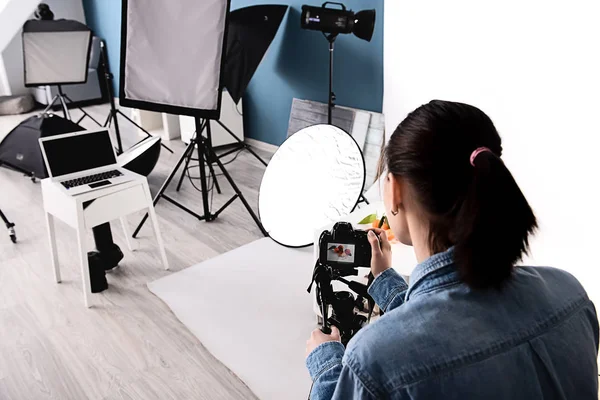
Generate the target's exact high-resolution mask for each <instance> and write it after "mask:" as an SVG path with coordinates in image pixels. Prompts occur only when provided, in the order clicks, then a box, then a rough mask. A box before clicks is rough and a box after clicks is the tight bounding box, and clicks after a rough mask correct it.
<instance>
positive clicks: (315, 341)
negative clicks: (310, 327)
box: [306, 325, 342, 357]
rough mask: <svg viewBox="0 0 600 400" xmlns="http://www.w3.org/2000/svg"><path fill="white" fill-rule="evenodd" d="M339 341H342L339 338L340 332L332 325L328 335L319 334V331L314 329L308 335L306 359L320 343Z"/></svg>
mask: <svg viewBox="0 0 600 400" xmlns="http://www.w3.org/2000/svg"><path fill="white" fill-rule="evenodd" d="M341 341H342V339H341V337H340V331H339V330H338V328H336V327H335V326H333V325H331V334H330V335H327V334H325V333H323V332H321V330H320V329H315V330H314V331H312V333H311V334H310V339H308V340H307V341H306V357H308V355H309V354H310V353H311V352H312V351H313V350H314V349H316V348H317V347H318V346H319V345H320V344H322V343H326V342H341Z"/></svg>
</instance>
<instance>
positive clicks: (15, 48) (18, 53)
mask: <svg viewBox="0 0 600 400" xmlns="http://www.w3.org/2000/svg"><path fill="white" fill-rule="evenodd" d="M21 1H22V0H12V2H13V3H14V2H21ZM28 2H29V3H31V1H28ZM38 2H39V1H38ZM44 2H45V3H46V4H48V5H49V6H50V9H51V10H52V12H53V13H54V18H55V19H61V18H65V19H74V20H76V21H80V22H83V23H85V14H84V12H83V4H82V1H81V0H44ZM11 4H12V3H11ZM22 4H23V6H25V2H23V3H22ZM35 8H36V5H34V7H33V10H35ZM31 18H33V14H31ZM24 22H25V20H24V21H21V22H19V26H22V25H23V23H24ZM21 32H22V29H19V30H18V31H17V33H16V34H15V36H14V37H13V38H12V39H11V41H10V42H9V43H8V45H7V46H6V48H5V49H4V51H2V53H1V57H0V58H1V59H2V60H4V68H5V71H6V76H7V78H8V84H9V86H10V90H11V92H12V94H14V95H16V94H24V93H28V92H29V89H27V88H25V84H24V81H23V48H22V47H23V43H22V39H21ZM1 33H2V31H0V34H1Z"/></svg>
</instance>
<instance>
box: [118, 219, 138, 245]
mask: <svg viewBox="0 0 600 400" xmlns="http://www.w3.org/2000/svg"><path fill="white" fill-rule="evenodd" d="M120 219H121V226H122V227H123V234H124V235H125V243H127V248H128V249H129V251H134V250H135V249H134V248H133V244H132V243H131V237H130V236H129V229H128V228H127V218H126V217H121V218H120Z"/></svg>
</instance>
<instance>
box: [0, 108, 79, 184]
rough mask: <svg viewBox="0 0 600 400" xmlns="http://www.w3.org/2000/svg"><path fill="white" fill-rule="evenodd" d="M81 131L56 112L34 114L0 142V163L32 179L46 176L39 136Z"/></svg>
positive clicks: (73, 123) (77, 126)
mask: <svg viewBox="0 0 600 400" xmlns="http://www.w3.org/2000/svg"><path fill="white" fill-rule="evenodd" d="M82 130H84V129H83V128H82V127H81V126H79V125H77V124H76V123H75V122H72V121H69V120H68V119H64V118H61V117H59V116H57V115H45V116H42V115H35V116H33V117H30V118H27V119H26V120H24V121H23V122H21V123H20V124H19V125H17V127H16V128H15V129H13V130H12V131H10V133H9V134H8V135H7V136H6V137H5V138H4V140H3V141H2V142H1V143H0V165H2V164H5V165H6V166H8V167H11V168H13V169H16V170H18V171H21V172H23V173H25V174H27V175H31V176H34V177H36V178H40V179H42V178H47V177H48V173H47V172H46V166H45V165H44V157H43V156H42V152H41V150H40V145H39V141H38V139H39V138H42V137H47V136H53V135H59V134H61V133H70V132H77V131H82Z"/></svg>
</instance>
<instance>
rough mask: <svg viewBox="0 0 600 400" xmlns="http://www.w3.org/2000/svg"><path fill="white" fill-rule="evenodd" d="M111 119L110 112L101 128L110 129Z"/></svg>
mask: <svg viewBox="0 0 600 400" xmlns="http://www.w3.org/2000/svg"><path fill="white" fill-rule="evenodd" d="M112 119H113V114H112V112H110V113H108V116H107V117H106V121H104V125H103V126H104V127H105V128H107V127H108V128H110V123H111V122H112Z"/></svg>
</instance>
